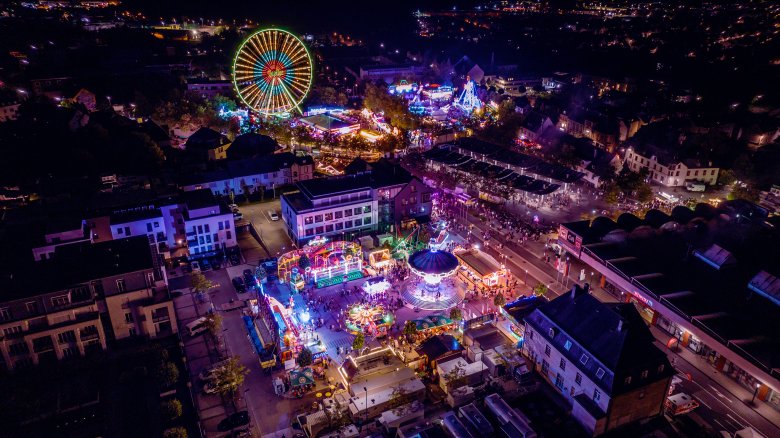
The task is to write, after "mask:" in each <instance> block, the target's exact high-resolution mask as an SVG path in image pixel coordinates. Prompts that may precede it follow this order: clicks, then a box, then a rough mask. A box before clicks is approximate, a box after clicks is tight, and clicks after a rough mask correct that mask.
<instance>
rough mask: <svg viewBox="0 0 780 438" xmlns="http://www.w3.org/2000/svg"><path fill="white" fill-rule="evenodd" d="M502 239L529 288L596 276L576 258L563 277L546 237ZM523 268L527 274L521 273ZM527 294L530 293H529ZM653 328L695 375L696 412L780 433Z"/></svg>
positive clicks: (710, 419)
mask: <svg viewBox="0 0 780 438" xmlns="http://www.w3.org/2000/svg"><path fill="white" fill-rule="evenodd" d="M465 220H468V221H469V223H471V224H473V225H474V230H473V234H472V235H473V236H474V237H475V238H478V237H479V236H481V235H482V232H484V231H486V230H488V225H487V224H486V223H484V222H482V221H481V220H479V219H478V218H476V217H475V216H473V215H468V217H467V218H466V219H465ZM491 232H492V233H493V235H495V234H496V233H497V232H498V231H497V230H495V229H492V228H491ZM477 241H478V242H480V244H481V245H483V247H484V244H485V242H484V241H483V240H482V239H477ZM491 242H492V243H491V245H490V246H489V247H488V249H487V251H488V252H489V253H490V254H491V255H493V256H496V255H497V254H498V252H497V251H496V250H495V249H494V247H495V244H496V243H498V241H497V240H496V239H491ZM502 242H504V248H503V249H502V250H501V252H502V253H504V254H507V259H506V261H505V263H506V264H507V266H508V267H509V269H511V270H512V272H513V273H514V274H515V275H516V276H517V277H518V278H520V279H523V275H524V274H525V272H524V271H525V269H528V281H527V283H528V287H529V292H530V287H532V286H533V285H534V284H536V282H542V283H544V284H547V285H548V286H551V287H550V289H549V292H548V295H547V296H548V297H549V298H554V297H557V296H558V295H560V294H561V293H563V292H565V291H566V290H568V288H570V287H571V285H572V284H574V283H578V280H577V278H576V276H577V275H579V273H580V269H585V272H586V279H590V278H592V276H591V275H590V272H592V271H593V269H592V268H590V267H589V266H587V265H585V264H584V263H582V262H580V261H579V260H576V259H574V258H572V260H571V268H570V270H569V274H570V276H569V278H561V277H562V276H561V275H560V274H558V273H557V271H556V270H555V268H554V267H553V266H552V265H550V264H548V263H546V262H545V261H544V260H543V259H542V258H541V257H540V255H542V254H543V253H544V251H545V248H544V244H545V242H546V238H545V237H543V238H542V239H541V240H540V241H530V240H529V241H527V242H526V243H525V246H521V245H518V244H517V243H514V242H508V243H507V242H505V241H504V240H502ZM520 272H522V273H523V275H518V273H520ZM590 284H591V287H592V288H593V293H594V295H595V296H596V297H598V298H599V299H600V300H602V301H616V298H615V297H613V296H612V295H610V294H609V293H608V292H606V291H604V290H603V289H600V288H598V287H597V286H596V285H595V284H594V281H592V280H590ZM521 292H522V291H521ZM522 293H525V292H522ZM525 294H526V295H527V294H528V293H525ZM651 331H652V332H653V334H654V335H655V337H656V339H657V345H658V347H659V348H661V349H662V350H663V351H665V352H666V353H667V355H668V356H669V359H670V361H671V362H672V363H673V364H675V368H676V369H677V371H678V372H680V373H681V374H683V375H686V376H687V375H690V376H692V381H687V379H686V382H684V383H683V387H684V388H685V390H686V391H688V390H690V391H691V392H689V394H690V395H693V396H694V397H696V398H697V399H699V400H700V401H702V404H703V405H704V406H703V408H704V409H701V410H700V411H699V410H697V411H696V412H694V414H696V415H697V416H699V417H700V418H701V419H702V420H704V422H706V423H707V424H709V425H710V427H712V428H713V429H714V430H716V431H719V430H727V431H734V430H735V428H737V427H739V428H744V427H747V426H750V427H753V428H754V429H756V430H757V431H759V432H761V433H762V434H763V435H765V436H767V437H780V425H778V424H776V423H773V422H772V421H770V420H769V419H767V418H765V417H764V416H762V415H761V414H760V413H759V412H757V411H756V410H755V409H753V408H752V407H751V406H749V403H750V400H749V395H746V394H745V392H746V390H745V389H743V388H742V387H739V386H738V384H737V383H736V382H731V381H729V380H726V381H725V382H724V383H723V384H721V383H719V382H718V381H716V380H715V379H713V378H712V377H711V376H710V374H712V373H713V372H714V369H713V368H711V367H710V366H709V365H706V364H701V365H700V366H697V365H699V364H697V363H696V362H697V360H695V359H696V358H699V357H698V356H695V358H694V359H692V358H691V356H692V355H693V353H690V352H682V353H680V354H678V353H676V352H674V351H670V350H669V349H668V348H666V346H665V341H666V340H668V338H669V335H668V334H666V333H664V332H662V331H661V330H659V329H657V328H655V327H651ZM692 362H694V363H692ZM729 382H730V383H731V384H729Z"/></svg>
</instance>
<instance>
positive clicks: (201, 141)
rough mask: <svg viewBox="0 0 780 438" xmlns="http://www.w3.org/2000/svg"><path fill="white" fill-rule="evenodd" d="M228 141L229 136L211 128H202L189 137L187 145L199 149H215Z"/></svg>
mask: <svg viewBox="0 0 780 438" xmlns="http://www.w3.org/2000/svg"><path fill="white" fill-rule="evenodd" d="M227 143H228V139H227V137H225V136H224V135H222V134H220V133H219V132H217V131H215V130H213V129H211V128H206V127H203V128H200V129H198V130H197V131H195V132H194V133H193V134H192V135H190V137H189V138H188V139H187V142H186V143H185V146H186V147H187V148H188V149H189V148H198V149H214V148H216V147H218V146H221V145H224V144H227Z"/></svg>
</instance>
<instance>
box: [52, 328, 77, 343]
mask: <svg viewBox="0 0 780 438" xmlns="http://www.w3.org/2000/svg"><path fill="white" fill-rule="evenodd" d="M57 342H59V343H60V344H67V343H68V342H76V332H74V331H73V330H68V331H67V332H62V333H58V334H57Z"/></svg>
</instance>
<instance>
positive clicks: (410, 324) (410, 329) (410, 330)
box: [404, 321, 417, 337]
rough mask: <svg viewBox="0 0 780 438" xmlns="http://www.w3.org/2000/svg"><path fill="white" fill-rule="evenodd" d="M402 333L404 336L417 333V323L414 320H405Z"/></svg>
mask: <svg viewBox="0 0 780 438" xmlns="http://www.w3.org/2000/svg"><path fill="white" fill-rule="evenodd" d="M404 334H405V335H406V337H412V336H414V335H416V334H417V323H415V322H414V321H406V324H404Z"/></svg>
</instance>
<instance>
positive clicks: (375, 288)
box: [363, 277, 390, 294]
mask: <svg viewBox="0 0 780 438" xmlns="http://www.w3.org/2000/svg"><path fill="white" fill-rule="evenodd" d="M388 289H390V283H389V282H388V281H387V280H385V277H374V278H372V279H370V280H368V281H366V282H365V283H363V290H364V291H366V292H368V293H370V294H378V293H382V292H384V291H386V290H388Z"/></svg>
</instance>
